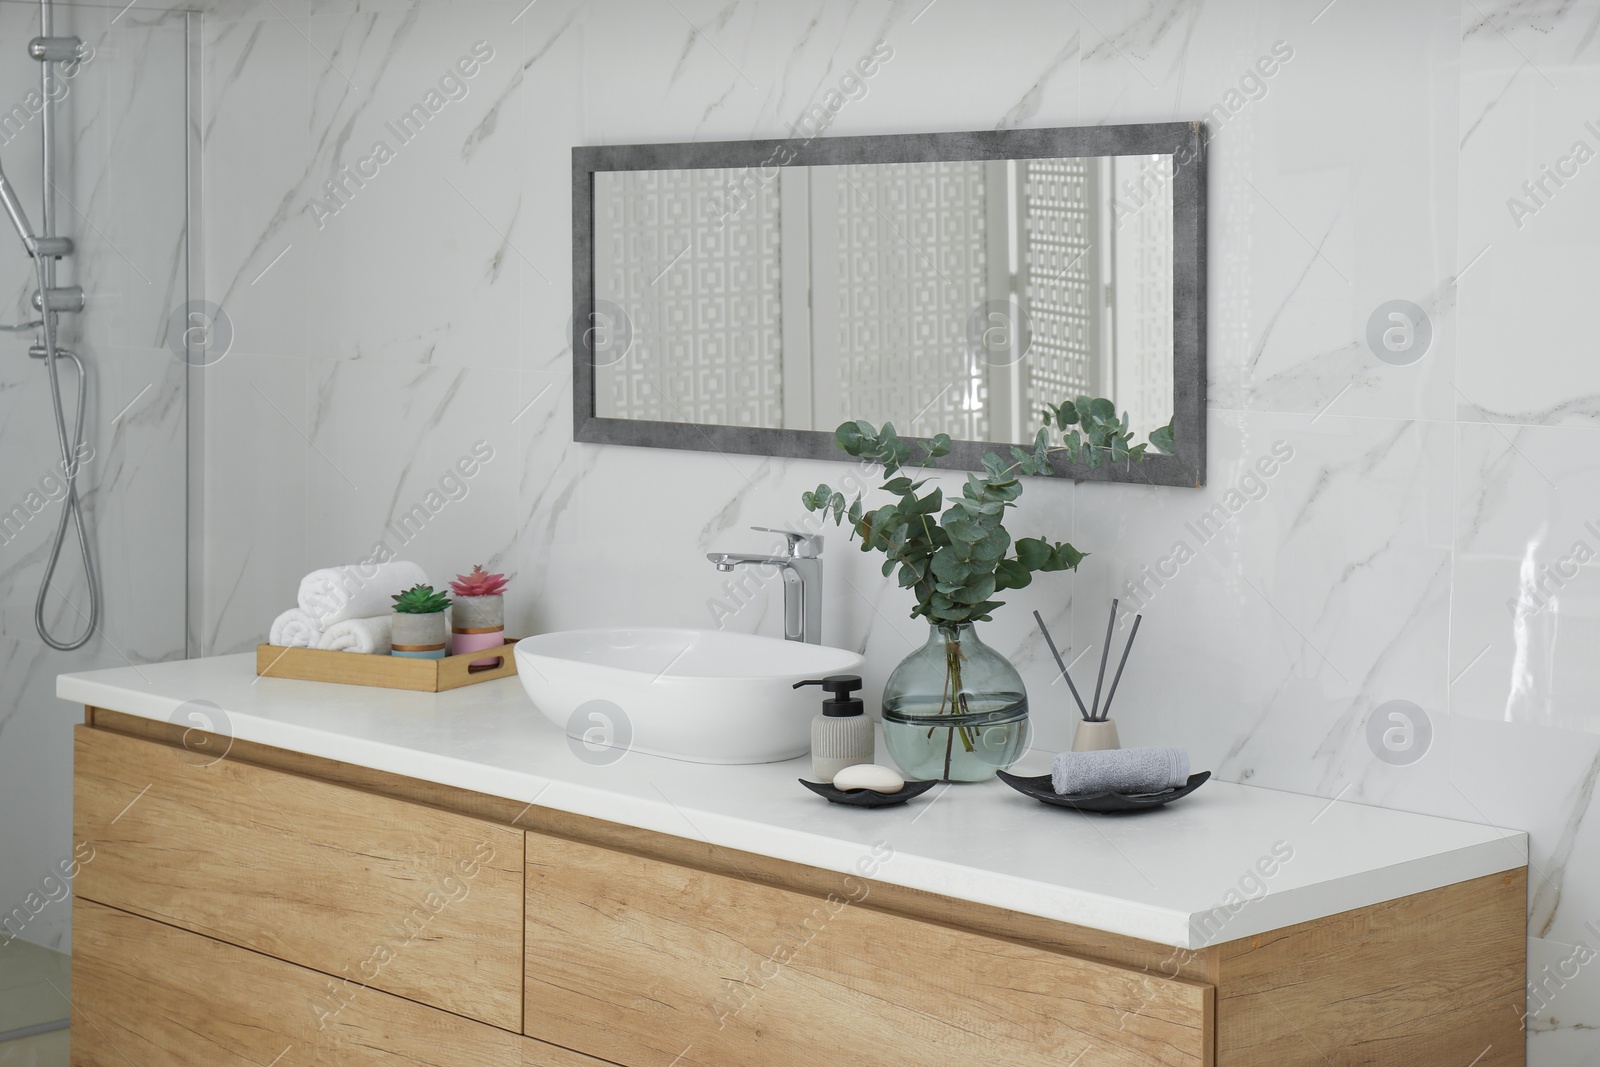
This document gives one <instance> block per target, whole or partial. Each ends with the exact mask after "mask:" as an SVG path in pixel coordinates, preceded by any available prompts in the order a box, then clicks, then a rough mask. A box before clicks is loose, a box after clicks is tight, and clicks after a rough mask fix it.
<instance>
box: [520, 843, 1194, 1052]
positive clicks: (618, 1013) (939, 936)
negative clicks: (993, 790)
mask: <svg viewBox="0 0 1600 1067" xmlns="http://www.w3.org/2000/svg"><path fill="white" fill-rule="evenodd" d="M526 853H527V861H528V906H527V949H528V971H527V979H526V984H525V990H526V996H527V1007H526V1011H525V1013H524V1019H525V1026H526V1032H527V1033H528V1034H529V1035H531V1036H533V1037H536V1038H540V1039H543V1040H545V1041H548V1042H552V1043H554V1044H558V1045H562V1046H565V1047H567V1048H574V1049H580V1050H582V1051H583V1052H586V1053H589V1054H591V1055H595V1056H600V1057H604V1058H605V1059H608V1060H613V1061H615V1062H617V1063H620V1064H626V1065H628V1067H661V1065H663V1064H668V1063H675V1064H678V1065H679V1067H754V1065H760V1067H790V1065H793V1067H800V1065H805V1067H815V1065H816V1064H843V1063H852V1064H859V1065H861V1067H904V1065H905V1064H908V1063H914V1064H917V1065H919V1067H970V1065H971V1064H974V1063H996V1064H1006V1065H1008V1067H1032V1065H1035V1064H1037V1065H1041V1067H1042V1065H1045V1064H1049V1065H1051V1067H1061V1065H1063V1064H1069V1063H1073V1062H1076V1058H1077V1057H1079V1056H1081V1055H1083V1054H1084V1053H1085V1052H1086V1051H1087V1050H1089V1049H1093V1054H1092V1055H1091V1056H1090V1057H1089V1058H1088V1059H1087V1060H1085V1061H1084V1062H1085V1063H1090V1062H1092V1063H1093V1064H1095V1065H1096V1067H1179V1065H1182V1067H1191V1065H1192V1067H1200V1065H1204V1064H1208V1063H1210V1054H1211V1048H1212V1045H1213V1040H1214V1039H1213V1031H1212V1020H1213V1014H1214V1007H1213V990H1212V987H1211V986H1209V985H1205V984H1202V983H1198V982H1191V981H1184V980H1179V979H1167V978H1162V977H1156V976H1152V975H1148V974H1145V973H1144V972H1141V971H1136V970H1130V969H1127V968H1123V967H1117V966H1113V965H1110V964H1106V963H1100V962H1096V961H1090V960H1084V959H1080V958H1077V957H1073V956H1068V955H1065V954H1063V953H1059V952H1054V951H1050V950H1047V949H1043V948H1038V947H1035V946H1032V945H1028V944H1024V943H1022V942H1017V941H1010V940H1004V939H1001V938H995V937H988V936H984V935H980V934H974V933H968V932H964V931H960V930H956V929H954V928H950V927H945V926H941V925H937V924H934V923H929V922H924V921H920V920H916V919H909V918H905V917H903V916H898V915H892V914H889V913H886V912H881V911H876V910H874V909H872V908H871V906H870V904H868V903H866V902H865V901H864V898H863V894H864V893H866V892H869V891H870V887H869V885H868V883H866V882H864V881H862V880H860V879H856V878H849V877H846V876H844V875H841V876H840V878H839V888H838V891H837V893H836V894H835V895H834V896H832V897H830V898H828V899H822V898H818V897H815V896H810V895H806V894H801V893H796V892H792V891H789V890H785V889H778V888H774V887H771V886H767V885H758V884H755V883H752V882H746V881H742V880H740V879H737V878H732V877H728V876H726V875H721V874H713V873H708V872H705V871H700V870H696V869H693V868H688V867H681V866H678V865H675V864H671V863H665V862H662V861H660V860H653V859H646V858H643V857H640V856H635V855H632V854H630V853H624V852H618V851H614V850H611V849H606V848H600V847H596V846H592V845H585V844H579V843H577V842H572V841H567V840H564V839H560V838H554V837H547V836H544V835H541V834H534V833H530V834H529V835H528V843H527V847H526Z"/></svg>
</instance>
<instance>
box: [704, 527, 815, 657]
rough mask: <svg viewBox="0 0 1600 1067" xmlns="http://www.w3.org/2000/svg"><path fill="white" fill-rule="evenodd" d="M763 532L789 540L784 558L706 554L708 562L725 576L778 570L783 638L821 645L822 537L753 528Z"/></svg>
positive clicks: (736, 553)
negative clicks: (762, 569) (756, 569)
mask: <svg viewBox="0 0 1600 1067" xmlns="http://www.w3.org/2000/svg"><path fill="white" fill-rule="evenodd" d="M752 529H755V530H759V531H761V532H763V533H781V534H783V535H784V537H785V538H786V540H787V547H788V552H787V554H785V555H781V556H774V555H757V554H751V553H745V552H707V553H706V559H708V560H710V561H711V563H712V564H713V565H714V566H715V567H716V568H717V570H718V571H720V572H722V573H724V574H726V573H728V572H730V571H732V570H733V569H734V568H735V567H741V566H764V567H775V568H777V569H778V573H779V574H780V575H781V576H782V578H783V636H784V639H785V640H788V641H804V642H806V643H807V644H812V645H818V644H821V643H822V560H821V559H820V558H819V557H820V556H821V554H822V538H821V537H819V536H815V535H811V536H808V535H806V534H799V533H793V532H791V531H788V530H769V529H767V528H766V527H763V526H756V527H752Z"/></svg>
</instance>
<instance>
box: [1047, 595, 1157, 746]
mask: <svg viewBox="0 0 1600 1067" xmlns="http://www.w3.org/2000/svg"><path fill="white" fill-rule="evenodd" d="M1120 605H1121V601H1118V600H1113V601H1112V602H1111V618H1109V619H1108V620H1106V639H1105V641H1104V643H1103V644H1102V645H1101V648H1100V671H1099V673H1098V674H1097V675H1096V676H1095V682H1094V700H1093V702H1092V703H1090V704H1087V705H1086V704H1084V702H1083V697H1082V696H1080V695H1079V694H1078V687H1077V686H1076V685H1074V684H1073V681H1072V674H1071V672H1069V671H1068V670H1067V663H1066V661H1065V660H1064V659H1062V658H1061V653H1060V651H1059V650H1058V649H1057V648H1056V643H1055V640H1054V639H1053V638H1051V636H1050V628H1049V627H1047V626H1046V625H1045V624H1044V616H1042V615H1040V614H1039V613H1038V612H1037V611H1035V612H1034V613H1033V621H1034V622H1036V623H1038V624H1039V632H1040V633H1042V634H1044V643H1045V644H1046V645H1048V646H1049V647H1050V655H1051V656H1053V657H1054V658H1055V661H1056V666H1057V667H1058V668H1060V670H1061V677H1062V678H1063V679H1064V680H1065V681H1066V683H1067V689H1068V690H1070V691H1071V693H1072V699H1073V700H1074V701H1075V702H1076V703H1077V705H1078V711H1079V713H1080V714H1081V715H1082V716H1083V718H1082V721H1080V722H1079V723H1078V728H1077V729H1076V730H1074V731H1073V733H1072V750H1073V751H1074V752H1090V751H1095V750H1098V749H1107V748H1121V747H1122V745H1121V742H1120V741H1119V740H1118V738H1117V724H1116V723H1114V722H1112V721H1111V702H1112V701H1113V700H1115V699H1116V696H1117V686H1119V685H1121V684H1122V671H1123V668H1125V667H1127V665H1128V653H1129V652H1131V651H1132V650H1133V642H1134V639H1135V638H1136V637H1138V636H1139V623H1141V622H1142V621H1144V616H1143V615H1135V616H1134V617H1133V629H1132V630H1130V631H1129V632H1128V643H1127V644H1126V645H1123V646H1122V658H1121V659H1120V660H1118V661H1117V673H1116V674H1115V675H1113V676H1112V678H1111V689H1110V690H1109V691H1107V692H1106V702H1105V705H1104V707H1102V706H1101V704H1100V692H1101V687H1102V686H1103V685H1104V684H1105V680H1106V662H1107V660H1108V659H1109V658H1110V654H1111V639H1112V636H1113V634H1114V632H1115V631H1116V627H1117V608H1118V607H1119V606H1120Z"/></svg>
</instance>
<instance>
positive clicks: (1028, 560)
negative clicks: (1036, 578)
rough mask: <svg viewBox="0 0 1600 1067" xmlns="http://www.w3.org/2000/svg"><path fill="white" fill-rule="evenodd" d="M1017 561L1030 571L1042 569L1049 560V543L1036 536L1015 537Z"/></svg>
mask: <svg viewBox="0 0 1600 1067" xmlns="http://www.w3.org/2000/svg"><path fill="white" fill-rule="evenodd" d="M1017 562H1018V563H1020V564H1021V565H1022V566H1024V567H1026V568H1028V570H1030V571H1040V570H1044V569H1045V565H1046V564H1047V563H1049V562H1050V543H1049V542H1048V541H1043V540H1040V539H1039V538H1037V537H1019V538H1017Z"/></svg>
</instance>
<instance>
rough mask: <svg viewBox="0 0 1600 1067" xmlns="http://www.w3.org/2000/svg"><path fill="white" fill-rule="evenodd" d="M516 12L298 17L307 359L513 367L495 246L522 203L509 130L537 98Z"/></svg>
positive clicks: (510, 320)
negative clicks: (305, 43) (306, 43)
mask: <svg viewBox="0 0 1600 1067" xmlns="http://www.w3.org/2000/svg"><path fill="white" fill-rule="evenodd" d="M521 6H522V5H520V4H516V3H512V2H509V0H508V2H506V3H496V4H484V5H471V6H448V7H447V6H428V7H422V8H414V9H412V10H409V11H407V12H404V13H382V14H377V15H318V16H315V17H314V18H313V19H312V20H311V24H310V35H311V49H312V59H313V63H312V66H313V72H312V83H311V93H312V117H311V133H312V145H311V151H312V156H311V161H310V169H309V178H308V180H307V181H306V182H305V183H304V185H302V186H300V187H299V188H298V189H297V190H296V193H295V195H296V197H297V199H298V200H299V202H300V204H301V205H302V209H303V210H304V211H306V212H307V213H308V214H309V215H310V217H311V220H312V228H313V232H312V233H310V234H309V235H308V237H307V241H306V248H305V251H306V255H307V260H306V262H307V263H308V264H309V273H308V281H309V284H310V292H309V296H308V306H309V312H308V323H309V332H310V338H311V345H312V347H313V351H314V354H315V355H316V356H317V358H320V359H364V360H379V361H383V362H388V363H407V364H440V365H450V366H472V367H495V368H501V369H510V368H512V367H514V366H515V365H516V359H517V341H518V334H517V326H518V307H517V297H518V292H519V287H520V286H519V278H520V274H521V272H522V271H523V270H524V269H528V267H527V262H528V259H527V256H528V253H526V252H522V251H519V250H518V249H517V248H515V247H513V246H512V244H511V243H510V240H509V237H510V232H511V230H512V228H513V227H514V225H515V223H516V220H517V217H518V215H519V214H520V213H521V212H523V211H524V210H528V211H531V210H534V209H535V204H536V203H537V202H536V201H531V200H529V199H528V198H527V197H526V196H525V194H524V192H523V189H522V175H523V165H522V160H523V156H524V142H523V141H522V140H520V139H519V138H518V137H517V136H515V134H514V132H513V131H516V130H520V129H522V128H524V126H525V122H524V120H523V119H522V117H521V115H520V114H519V112H520V111H521V110H522V109H524V108H530V107H538V106H540V105H541V101H539V100H536V99H534V98H533V97H532V94H531V93H529V92H527V91H525V85H524V78H523V76H522V75H523V71H522V66H521V64H520V63H519V56H520V55H521V54H522V49H521V44H522V40H523V25H522V24H521V23H520V22H513V19H515V18H516V17H517V14H518V9H519V8H520V7H521ZM458 64H459V65H460V66H459V67H458ZM463 71H470V72H471V73H470V75H469V74H465V73H462V72H463ZM414 109H417V110H414ZM419 116H420V117H419Z"/></svg>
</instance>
